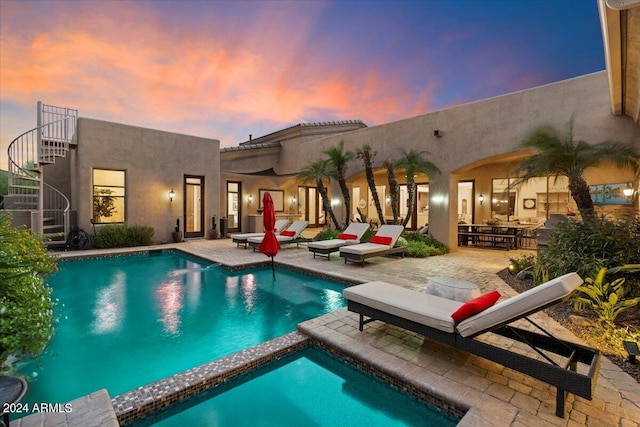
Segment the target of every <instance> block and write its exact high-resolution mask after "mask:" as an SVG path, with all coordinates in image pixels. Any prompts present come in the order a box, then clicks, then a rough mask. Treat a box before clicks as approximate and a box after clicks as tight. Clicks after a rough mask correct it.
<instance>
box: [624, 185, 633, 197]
mask: <svg viewBox="0 0 640 427" xmlns="http://www.w3.org/2000/svg"><path fill="white" fill-rule="evenodd" d="M622 194H624V197H631V196H633V186H632V185H631V183H630V182H629V183H628V184H627V186H626V187H625V188H624V189H623V190H622Z"/></svg>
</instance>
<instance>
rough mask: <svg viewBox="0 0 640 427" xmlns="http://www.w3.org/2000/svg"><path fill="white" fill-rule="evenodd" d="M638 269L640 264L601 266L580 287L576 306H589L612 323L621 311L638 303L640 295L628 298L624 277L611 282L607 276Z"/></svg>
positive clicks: (603, 319)
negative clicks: (613, 266) (608, 267)
mask: <svg viewBox="0 0 640 427" xmlns="http://www.w3.org/2000/svg"><path fill="white" fill-rule="evenodd" d="M638 270H640V264H635V265H634V264H629V265H624V266H622V267H616V268H612V269H609V270H607V269H606V268H601V269H600V270H599V271H598V272H597V274H596V275H595V276H594V277H587V278H586V279H585V283H584V284H582V286H580V287H579V288H578V293H579V296H577V297H576V299H575V300H574V307H575V308H577V309H581V308H584V307H585V306H587V307H589V308H591V309H592V310H593V311H594V312H595V313H596V314H597V316H598V318H599V319H600V320H602V321H604V322H607V323H611V324H612V323H613V322H615V320H616V317H618V315H619V314H620V313H622V312H623V311H625V310H627V309H629V308H632V307H635V306H636V305H638V303H639V302H640V297H638V298H626V293H627V292H626V290H625V288H624V286H623V285H624V282H625V278H624V277H619V278H617V279H615V280H613V281H611V282H610V281H607V280H606V279H605V277H606V275H607V274H613V273H618V272H621V271H622V272H625V271H631V272H633V271H636V272H637V271H638Z"/></svg>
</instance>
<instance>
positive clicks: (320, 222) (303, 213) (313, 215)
mask: <svg viewBox="0 0 640 427" xmlns="http://www.w3.org/2000/svg"><path fill="white" fill-rule="evenodd" d="M298 212H299V214H300V217H301V218H302V219H304V220H305V221H309V227H322V226H324V224H325V214H324V208H323V206H322V197H320V192H319V191H318V189H317V188H316V187H298Z"/></svg>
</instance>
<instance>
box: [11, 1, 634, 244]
mask: <svg viewBox="0 0 640 427" xmlns="http://www.w3.org/2000/svg"><path fill="white" fill-rule="evenodd" d="M618 3H620V2H615V1H614V2H612V1H606V0H599V2H598V5H599V8H600V16H601V25H602V30H603V36H604V37H603V38H604V42H605V57H606V64H607V68H606V70H605V71H602V72H597V73H593V74H589V75H585V76H580V77H577V78H573V79H569V80H565V81H561V82H556V83H552V84H548V85H544V86H540V87H535V88H531V89H528V90H523V91H520V92H515V93H511V94H507V95H503V96H498V97H494V98H490V99H485V100H481V101H477V102H472V103H468V104H464V105H460V106H457V107H453V108H448V109H444V110H440V111H435V112H431V113H427V114H423V115H419V116H416V117H412V118H408V119H404V120H400V121H396V122H392V123H386V124H381V125H378V126H372V127H368V126H367V125H366V124H365V123H362V122H361V121H359V120H345V121H337V122H324V123H301V124H298V125H295V126H292V127H288V128H286V129H282V130H279V131H276V132H274V133H271V134H268V135H265V136H262V137H258V138H250V139H249V141H245V142H242V143H240V144H239V145H238V146H236V147H225V148H222V149H220V147H219V142H218V141H217V140H215V139H208V138H198V137H195V136H187V135H179V134H174V133H170V132H163V131H157V130H151V129H142V128H137V127H133V126H127V125H122V124H117V123H108V122H104V121H99V120H94V119H88V118H82V117H81V118H78V119H76V117H77V113H75V114H74V113H73V110H68V109H67V110H64V111H62V110H60V109H56V108H55V107H50V110H47V108H49V107H47V108H44V107H43V108H44V109H43V108H40V109H39V111H42V116H43V118H41V119H40V120H39V125H40V131H37V130H34V131H33V132H34V134H33V136H32V137H30V138H32V139H33V141H32V142H29V141H27V142H24V143H23V145H24V146H25V147H24V148H23V149H22V150H21V151H20V152H12V151H11V149H10V152H9V154H10V157H12V156H13V158H14V159H19V160H18V161H16V162H15V165H14V166H12V165H11V161H10V173H12V170H11V168H12V167H13V168H14V170H13V173H14V176H17V178H14V180H13V183H11V182H10V194H9V196H8V198H7V202H6V206H7V207H13V208H14V209H22V212H28V215H29V217H28V218H26V219H27V220H28V221H30V222H31V223H32V224H33V226H34V228H36V229H38V230H43V231H46V230H45V227H47V225H46V221H45V220H46V219H48V218H51V217H53V215H52V214H49V213H47V209H48V208H47V207H46V206H44V205H46V203H45V202H43V201H42V199H47V197H48V198H49V199H52V196H46V194H47V191H48V190H46V189H47V188H48V187H47V186H46V185H45V184H43V185H42V187H43V188H42V189H40V190H37V191H36V190H33V189H29V188H28V187H30V186H33V183H39V181H44V183H46V184H48V185H51V186H53V187H56V188H58V189H59V190H60V191H61V193H62V194H63V195H65V196H66V198H67V199H68V200H69V208H68V214H67V216H68V217H69V218H70V219H68V221H69V222H71V223H74V224H77V225H78V226H80V227H81V228H84V229H90V228H91V227H92V221H93V222H94V223H97V224H103V223H110V222H126V223H132V224H145V225H152V226H153V227H154V228H155V229H156V240H157V241H158V242H162V241H169V240H170V238H171V232H172V231H173V229H174V227H175V223H176V220H178V219H179V220H180V224H181V231H184V232H185V236H186V237H203V236H207V235H208V233H209V230H211V228H213V224H214V221H219V219H220V218H225V221H224V224H225V225H226V226H227V227H226V228H227V230H226V231H233V230H241V231H255V230H259V231H261V228H262V225H261V218H260V208H261V195H262V194H263V193H264V191H270V192H271V193H272V196H274V201H275V202H276V210H277V214H278V216H281V217H285V218H289V219H291V220H294V219H298V218H300V219H306V220H308V221H309V222H310V226H312V227H314V226H315V227H321V226H323V225H324V224H325V219H324V210H323V207H322V205H321V200H320V198H319V195H318V191H317V189H316V188H315V187H314V186H313V185H311V184H309V183H301V182H298V181H297V180H296V175H297V174H298V172H299V171H300V170H301V169H302V168H303V167H304V166H305V165H307V164H308V163H309V162H313V161H316V160H318V159H321V158H323V157H324V156H325V155H324V152H325V151H326V150H327V149H329V148H331V147H334V146H336V145H337V144H338V143H340V142H343V143H344V148H345V150H350V151H354V152H355V151H356V150H357V149H358V148H360V147H362V146H363V145H365V144H367V145H369V146H370V147H371V148H372V150H373V151H374V152H375V153H376V156H375V162H374V167H375V182H376V186H377V187H378V193H379V195H380V199H381V201H382V203H383V205H384V216H385V219H386V218H387V217H390V215H391V211H390V206H389V205H388V203H387V194H388V190H387V188H388V186H387V180H386V175H385V169H384V167H383V161H384V160H391V159H397V158H398V157H399V155H400V154H401V150H400V149H404V150H410V149H415V150H417V151H427V152H429V153H430V154H429V155H428V157H427V158H428V160H430V161H431V162H433V163H434V164H435V165H436V166H437V167H438V168H439V169H440V171H441V173H440V174H438V175H436V176H432V177H427V176H418V177H417V180H416V183H417V184H416V185H417V187H416V190H417V206H416V209H415V211H414V212H412V220H411V222H410V223H409V224H408V227H409V228H412V229H416V228H418V227H421V226H423V225H425V224H428V226H429V232H430V233H431V234H432V235H433V236H434V237H436V238H437V239H439V240H440V241H442V242H444V243H446V244H447V245H449V246H450V247H451V248H452V249H455V248H456V246H457V234H458V228H457V224H458V222H460V221H464V222H467V223H479V222H482V221H486V220H490V219H494V218H501V219H504V220H506V221H513V220H519V221H523V222H529V223H534V224H535V223H542V222H544V221H545V220H546V219H547V218H548V216H549V215H550V214H552V213H564V214H566V213H569V212H570V211H571V210H573V209H575V206H574V205H573V202H572V200H571V199H570V197H569V193H568V188H567V183H566V182H563V181H562V180H559V181H554V180H548V179H546V178H540V179H539V180H533V181H531V182H529V183H527V184H526V185H523V186H519V187H514V186H513V185H512V183H513V179H514V176H513V173H512V171H513V169H514V166H515V165H516V164H517V163H518V161H519V160H521V159H523V158H525V157H526V156H528V155H530V154H531V153H528V152H523V151H521V150H520V149H519V148H518V143H519V141H521V140H522V138H523V137H524V136H525V135H526V134H527V133H528V132H529V131H530V130H532V129H534V128H536V127H538V126H540V125H542V124H551V125H553V126H555V127H557V128H562V127H564V126H565V125H566V124H567V122H568V121H569V120H570V119H571V117H574V119H575V126H574V134H575V137H576V139H579V140H584V141H587V142H589V143H597V142H600V141H604V140H617V141H620V142H623V143H625V144H628V145H629V146H631V147H634V148H635V149H636V150H637V151H640V125H639V123H638V122H639V118H640V4H638V2H635V3H634V2H626V3H625V2H622V3H620V4H618ZM70 111H71V113H70ZM52 114H53V115H52ZM54 123H63V124H64V126H62V127H61V126H58V125H54ZM66 144H68V146H66ZM32 146H33V147H35V148H33V147H32ZM29 147H31V148H29ZM38 147H39V148H38ZM38 149H40V150H41V151H40V152H38ZM25 150H26V151H30V152H33V154H31V155H24V153H23V152H24V151H25ZM63 154H65V155H67V154H68V155H67V156H66V157H62V155H63ZM45 164H46V166H45ZM19 166H22V167H24V170H25V171H24V172H20V171H16V167H19ZM363 169H364V168H363V166H362V164H361V163H360V162H359V161H357V160H356V161H353V162H352V163H351V164H350V165H349V167H348V171H347V177H348V185H349V188H350V191H351V198H352V200H353V203H352V208H351V211H350V212H346V209H345V208H344V207H343V206H341V199H342V196H341V192H340V189H339V188H338V186H337V184H336V183H335V182H328V183H327V184H328V185H329V187H330V192H331V199H332V204H334V206H333V207H334V210H335V211H336V213H337V214H338V216H339V218H340V219H341V220H345V219H346V218H347V217H350V218H353V217H355V216H356V215H358V211H357V209H360V212H362V213H364V214H366V215H367V216H368V217H369V218H375V217H377V214H375V208H374V207H373V204H372V200H371V196H370V194H369V189H368V186H367V182H366V179H365V175H364V170H363ZM16 172H17V173H16ZM41 178H43V179H41ZM398 178H399V181H400V182H399V183H400V184H401V186H402V185H404V188H403V187H401V198H402V201H401V204H400V206H401V212H400V214H401V216H403V217H404V216H405V215H407V212H406V210H407V205H406V203H405V202H404V201H405V200H406V198H407V191H406V181H403V176H402V175H401V174H399V176H398ZM586 178H587V182H588V184H589V185H592V186H594V187H593V188H594V191H595V192H597V191H598V188H603V189H604V188H613V187H615V188H616V189H618V190H620V189H622V188H625V189H626V188H627V187H629V188H633V189H634V190H635V192H634V193H633V194H632V195H631V196H629V197H627V196H624V197H622V196H621V197H619V198H617V199H619V200H613V203H611V204H607V203H600V204H599V206H598V208H599V209H601V210H605V211H607V212H611V213H613V214H621V213H625V212H630V211H633V210H634V209H635V210H636V211H637V210H639V205H638V197H637V189H638V182H637V181H634V179H635V178H634V175H633V171H631V170H623V169H618V168H616V167H614V166H606V165H605V166H603V167H601V168H598V169H594V170H588V171H587V177H586ZM12 186H13V188H12ZM21 187H25V188H21ZM607 191H608V190H607ZM34 192H38V193H39V194H43V195H44V196H43V197H39V196H38V197H34V196H33V195H32V193H34ZM170 193H171V194H172V196H171V198H170V197H169V194H170ZM104 197H112V198H113V199H112V200H110V201H109V199H107V201H109V203H111V202H113V203H115V205H114V206H116V207H115V208H114V211H113V212H107V213H109V214H110V215H109V216H105V215H103V213H104V212H102V213H101V212H100V208H101V207H103V206H102V205H101V202H102V201H103V200H104ZM37 203H39V204H37ZM61 204H64V203H63V202H62V203H61ZM214 217H215V220H214ZM60 222H61V221H60V220H56V221H54V224H50V226H51V227H53V226H54V225H57V224H59V223H60ZM223 231H225V230H223Z"/></svg>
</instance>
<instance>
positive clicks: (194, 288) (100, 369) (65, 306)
mask: <svg viewBox="0 0 640 427" xmlns="http://www.w3.org/2000/svg"><path fill="white" fill-rule="evenodd" d="M59 267H60V269H59V271H58V273H56V274H55V275H53V276H52V277H51V278H50V280H49V283H50V285H51V287H52V289H53V298H54V299H55V300H56V301H57V307H56V315H57V316H58V319H59V322H58V324H57V327H56V334H55V336H54V338H53V340H52V342H51V344H50V346H49V348H48V349H47V351H46V352H45V354H44V355H43V356H42V357H40V358H39V359H38V360H32V361H29V362H27V363H25V364H23V365H22V366H21V367H20V372H21V373H22V374H25V375H27V376H30V377H32V378H34V379H35V381H30V383H29V391H28V393H27V395H26V397H25V399H24V400H23V401H24V402H28V403H35V402H49V403H64V402H67V401H69V400H72V399H74V398H77V397H79V396H82V395H85V394H88V393H91V392H93V391H95V390H97V389H100V388H107V389H108V391H109V394H110V395H111V396H114V395H117V394H120V393H123V392H125V391H128V390H132V389H134V388H136V387H139V386H142V385H145V384H148V383H151V382H153V381H156V380H158V379H160V378H165V377H168V376H170V375H173V374H175V373H178V372H181V371H184V370H186V369H189V368H192V367H194V366H197V365H200V364H202V363H205V362H208V361H210V360H213V359H217V358H219V357H222V356H224V355H228V354H230V353H234V352H236V351H238V350H241V349H243V348H247V347H250V346H253V345H255V344H258V343H261V342H264V341H267V340H269V339H271V338H274V337H277V336H280V335H283V334H286V333H288V332H290V331H293V330H295V328H296V325H297V324H298V323H299V322H301V321H304V320H307V319H310V318H312V317H315V316H318V315H321V314H324V313H328V312H331V311H334V310H336V309H338V308H341V307H344V306H345V302H344V300H343V299H342V294H341V291H342V289H343V288H344V286H342V285H339V284H336V283H332V282H328V281H326V280H322V279H319V278H315V277H311V276H306V275H303V274H299V273H295V272H292V271H287V270H282V269H277V270H276V279H275V280H274V279H273V278H272V275H271V270H270V269H269V268H258V269H251V270H242V271H236V272H231V271H227V270H225V269H222V268H219V267H216V266H210V265H208V264H207V263H206V262H205V261H202V260H200V259H198V258H194V257H190V256H187V255H184V254H182V253H179V252H164V253H162V254H159V255H151V254H139V255H129V256H119V257H107V258H100V259H89V260H78V261H69V262H66V261H65V262H61V263H60V265H59Z"/></svg>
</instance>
